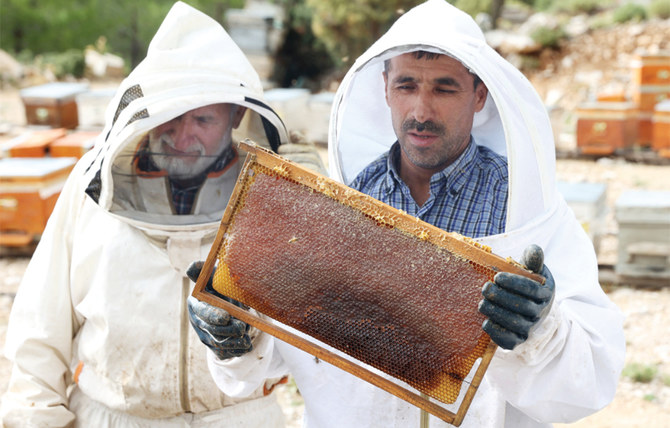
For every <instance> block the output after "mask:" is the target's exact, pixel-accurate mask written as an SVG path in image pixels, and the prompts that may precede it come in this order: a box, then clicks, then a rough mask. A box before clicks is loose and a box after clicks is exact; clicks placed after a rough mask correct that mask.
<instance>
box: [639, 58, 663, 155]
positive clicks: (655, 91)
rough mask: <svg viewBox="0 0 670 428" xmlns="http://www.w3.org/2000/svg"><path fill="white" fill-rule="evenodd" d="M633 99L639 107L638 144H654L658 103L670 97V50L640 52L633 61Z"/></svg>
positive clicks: (646, 145)
mask: <svg viewBox="0 0 670 428" xmlns="http://www.w3.org/2000/svg"><path fill="white" fill-rule="evenodd" d="M632 70H633V85H634V87H633V101H634V102H635V104H636V105H637V108H638V144H639V145H641V146H645V147H648V146H652V145H653V139H654V136H653V134H654V131H653V114H654V110H655V107H656V104H658V103H660V102H662V101H665V100H666V99H669V98H670V52H659V53H656V54H649V53H645V54H638V55H636V56H635V58H634V59H633V62H632Z"/></svg>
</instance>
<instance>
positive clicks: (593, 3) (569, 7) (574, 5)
mask: <svg viewBox="0 0 670 428" xmlns="http://www.w3.org/2000/svg"><path fill="white" fill-rule="evenodd" d="M606 3H607V2H603V1H602V0H565V1H558V2H555V3H554V7H553V8H554V9H556V10H557V11H561V12H567V13H570V14H578V13H588V14H593V13H595V12H597V11H598V10H600V9H601V8H603V7H605V6H606Z"/></svg>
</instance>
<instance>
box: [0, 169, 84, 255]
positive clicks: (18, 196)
mask: <svg viewBox="0 0 670 428" xmlns="http://www.w3.org/2000/svg"><path fill="white" fill-rule="evenodd" d="M75 162H76V159H74V158H49V157H45V158H6V159H0V245H4V246H21V245H27V244H29V243H31V242H32V241H33V240H35V239H37V238H38V237H39V235H40V234H41V233H42V231H43V230H44V227H45V226H46V223H47V220H48V218H49V216H50V215H51V212H52V211H53V207H54V205H55V203H56V200H57V199H58V196H59V195H60V191H61V190H62V188H63V184H64V183H65V180H66V179H67V176H68V175H69V174H70V171H71V170H72V168H73V167H74V164H75Z"/></svg>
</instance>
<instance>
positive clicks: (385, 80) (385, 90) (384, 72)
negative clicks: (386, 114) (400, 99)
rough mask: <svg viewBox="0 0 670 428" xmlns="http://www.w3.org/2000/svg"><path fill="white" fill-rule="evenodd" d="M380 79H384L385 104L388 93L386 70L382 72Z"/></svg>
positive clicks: (387, 100)
mask: <svg viewBox="0 0 670 428" xmlns="http://www.w3.org/2000/svg"><path fill="white" fill-rule="evenodd" d="M382 77H383V78H384V98H385V99H386V104H387V105H388V103H389V91H388V78H389V75H388V73H387V72H386V70H384V71H382Z"/></svg>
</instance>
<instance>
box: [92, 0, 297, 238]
mask: <svg viewBox="0 0 670 428" xmlns="http://www.w3.org/2000/svg"><path fill="white" fill-rule="evenodd" d="M214 103H234V104H238V105H241V106H244V107H246V108H247V112H246V116H245V119H244V121H243V125H242V127H245V128H244V129H240V130H239V133H240V137H251V138H254V140H256V141H258V142H259V143H260V144H262V145H266V146H268V147H271V148H273V149H274V150H275V151H276V150H277V147H278V146H279V144H281V143H285V142H287V141H288V136H287V132H286V129H285V127H284V124H283V122H282V120H281V119H280V118H279V116H277V114H276V113H275V112H274V111H273V110H272V109H271V108H270V107H269V106H268V105H267V104H266V103H265V102H264V100H263V88H262V85H261V81H260V79H259V77H258V74H257V73H256V71H255V70H254V68H253V67H252V65H251V64H250V63H249V61H248V59H247V58H246V57H245V55H244V53H243V52H242V51H241V50H240V48H239V47H238V46H237V45H236V44H235V42H234V41H233V40H232V39H231V38H230V36H229V35H228V34H227V33H226V31H225V30H224V29H223V27H222V26H221V25H220V24H219V23H217V22H216V21H214V20H213V19H212V18H210V17H209V16H207V15H205V14H204V13H202V12H200V11H198V10H196V9H194V8H192V7H191V6H188V5H186V4H185V3H182V2H177V3H175V5H174V6H173V7H172V8H171V10H170V12H169V13H168V15H167V16H166V18H165V20H164V21H163V23H162V25H161V26H160V28H159V29H158V31H157V32H156V35H155V36H154V38H153V40H152V41H151V44H150V45H149V49H148V51H147V56H146V58H145V59H144V60H143V61H142V62H141V63H140V64H139V65H138V66H137V67H136V68H135V69H134V70H133V71H132V72H131V73H130V75H129V76H128V77H127V78H126V79H125V80H124V81H123V82H122V83H121V85H120V87H119V88H118V90H117V92H116V94H115V96H114V98H113V99H112V101H111V102H110V104H109V106H108V108H107V111H106V117H105V119H106V125H105V128H104V130H103V132H102V133H101V134H100V136H99V138H98V140H97V141H96V144H95V146H94V149H93V151H94V152H95V155H94V156H95V159H94V160H93V162H92V164H91V165H90V166H89V168H88V170H87V171H86V177H87V178H88V179H89V180H90V181H89V183H90V184H89V186H88V189H87V193H88V194H89V196H91V197H92V198H93V199H94V200H95V201H96V202H97V203H98V204H99V205H100V206H101V207H102V208H103V209H105V210H108V211H112V212H114V209H115V207H116V206H118V203H117V202H118V201H114V198H115V197H116V196H115V195H117V193H118V192H115V189H114V187H115V185H119V184H118V183H116V182H115V177H119V176H130V175H132V174H133V170H132V166H131V160H132V157H133V155H134V154H135V151H136V150H137V145H138V143H139V142H140V141H142V139H143V138H144V137H145V136H146V135H147V133H148V132H149V131H150V130H151V129H153V128H154V127H156V126H157V125H160V124H162V123H164V122H166V121H168V120H170V119H172V118H174V117H177V116H179V115H181V114H183V113H185V112H187V111H189V110H192V109H194V108H198V107H202V106H205V105H209V104H214ZM245 124H246V125H245ZM242 127H241V128H242ZM263 139H265V141H263ZM237 140H238V139H236V134H235V132H234V133H233V141H237ZM241 156H242V157H244V154H241ZM226 201H227V199H226ZM226 201H224V207H225V202H226ZM117 214H119V215H121V216H131V215H137V216H139V217H138V218H139V219H140V222H139V223H138V225H139V226H143V225H144V226H146V227H149V228H151V227H152V225H170V224H178V225H185V224H202V223H211V222H212V219H214V218H216V217H217V216H216V215H209V216H204V217H198V216H165V215H154V216H152V215H151V213H149V215H145V214H141V213H136V212H133V210H128V211H124V212H118V213H117ZM221 214H222V212H221ZM170 217H172V218H170ZM218 219H220V215H218ZM218 219H217V221H218ZM129 220H132V219H129Z"/></svg>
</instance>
